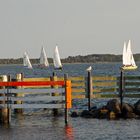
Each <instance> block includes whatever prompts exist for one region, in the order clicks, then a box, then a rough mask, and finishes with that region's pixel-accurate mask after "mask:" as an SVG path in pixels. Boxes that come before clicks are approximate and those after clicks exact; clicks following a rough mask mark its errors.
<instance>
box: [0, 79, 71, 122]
mask: <svg viewBox="0 0 140 140" xmlns="http://www.w3.org/2000/svg"><path fill="white" fill-rule="evenodd" d="M54 86H59V88H54ZM0 87H2V88H1V89H0V93H1V96H0V101H1V104H0V121H1V123H10V121H11V110H12V109H25V108H32V109H33V108H47V109H59V108H61V109H64V110H65V112H66V113H65V123H66V124H67V123H68V113H67V112H68V109H70V108H71V106H72V105H71V103H72V101H71V81H70V80H67V79H65V80H59V81H45V80H40V81H36V80H33V81H24V80H23V81H7V80H6V81H4V80H1V82H0ZM16 87H21V88H16ZM49 87H50V88H49ZM53 93H57V96H54V95H52V94H53ZM17 94H24V96H17Z"/></svg>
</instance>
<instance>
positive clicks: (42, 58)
mask: <svg viewBox="0 0 140 140" xmlns="http://www.w3.org/2000/svg"><path fill="white" fill-rule="evenodd" d="M39 61H40V64H39V67H41V68H45V67H49V62H48V59H47V55H46V52H45V49H44V47H42V48H41V53H40V58H39Z"/></svg>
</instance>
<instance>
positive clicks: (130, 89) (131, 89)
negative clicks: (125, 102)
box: [124, 87, 140, 93]
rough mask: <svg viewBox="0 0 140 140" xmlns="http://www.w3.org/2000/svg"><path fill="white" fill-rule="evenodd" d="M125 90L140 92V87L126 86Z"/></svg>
mask: <svg viewBox="0 0 140 140" xmlns="http://www.w3.org/2000/svg"><path fill="white" fill-rule="evenodd" d="M125 92H132V93H133V92H140V88H132V87H131V88H125V90H124V93H125Z"/></svg>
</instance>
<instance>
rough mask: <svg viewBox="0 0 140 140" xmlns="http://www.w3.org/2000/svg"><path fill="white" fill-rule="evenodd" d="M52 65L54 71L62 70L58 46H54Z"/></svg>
mask: <svg viewBox="0 0 140 140" xmlns="http://www.w3.org/2000/svg"><path fill="white" fill-rule="evenodd" d="M53 63H54V68H55V69H62V63H61V60H60V55H59V51H58V46H56V47H55V50H54V57H53Z"/></svg>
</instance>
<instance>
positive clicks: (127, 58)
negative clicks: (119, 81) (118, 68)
mask: <svg viewBox="0 0 140 140" xmlns="http://www.w3.org/2000/svg"><path fill="white" fill-rule="evenodd" d="M122 68H123V69H125V70H132V69H136V68H137V66H136V63H135V60H134V57H133V53H132V50H131V41H130V40H129V41H128V45H127V48H126V44H125V43H124V48H123V67H122Z"/></svg>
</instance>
